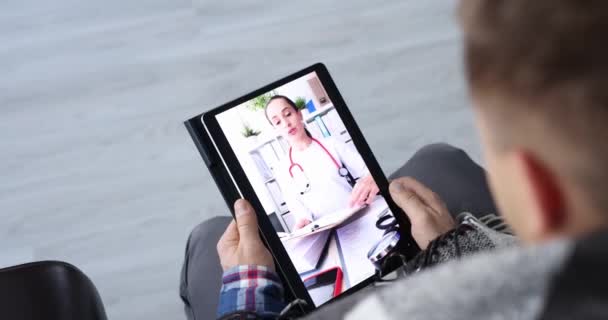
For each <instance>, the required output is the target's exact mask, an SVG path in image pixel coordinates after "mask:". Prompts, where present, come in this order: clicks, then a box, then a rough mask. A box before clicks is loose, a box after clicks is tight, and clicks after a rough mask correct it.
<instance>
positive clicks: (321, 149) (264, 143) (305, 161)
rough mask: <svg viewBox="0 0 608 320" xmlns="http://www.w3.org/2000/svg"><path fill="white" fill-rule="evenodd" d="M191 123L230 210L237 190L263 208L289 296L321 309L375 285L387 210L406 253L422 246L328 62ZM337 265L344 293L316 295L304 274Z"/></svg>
mask: <svg viewBox="0 0 608 320" xmlns="http://www.w3.org/2000/svg"><path fill="white" fill-rule="evenodd" d="M185 125H186V127H187V128H188V130H189V132H190V134H191V136H192V138H193V140H194V142H195V144H196V146H197V147H198V149H199V151H200V153H201V155H202V157H203V160H204V162H205V164H206V165H207V167H208V168H209V170H210V172H211V174H212V176H213V178H214V180H215V182H216V184H217V185H218V187H219V189H220V191H221V193H222V195H223V197H224V199H225V201H226V203H227V204H228V207H229V208H230V210H232V208H233V203H234V201H235V200H236V199H238V198H245V199H247V200H249V201H250V202H251V204H252V206H253V207H254V209H255V210H256V213H257V215H258V221H259V227H260V235H261V237H262V239H263V240H264V242H265V244H266V245H267V247H268V249H269V250H270V252H271V253H272V255H273V257H274V258H275V262H276V266H277V271H278V272H279V273H280V276H281V278H282V279H283V281H284V284H285V289H286V293H287V295H288V297H287V298H288V299H293V298H300V299H303V300H305V301H306V302H307V303H308V306H310V308H316V307H319V306H321V305H323V304H326V303H327V302H329V301H332V300H335V299H337V298H339V297H342V296H344V295H346V294H349V293H352V292H354V291H356V290H357V289H359V288H362V287H364V286H365V285H367V284H369V282H370V281H371V279H372V277H373V276H374V274H375V271H376V269H375V264H374V262H377V261H375V260H374V259H376V258H377V257H375V256H374V257H370V256H369V254H370V252H376V251H377V250H376V248H377V247H378V245H379V244H380V245H382V243H383V241H384V239H385V238H386V233H387V230H386V229H385V228H380V227H378V226H381V225H383V224H385V223H384V222H385V221H386V220H387V217H389V218H390V219H392V220H393V221H394V222H395V223H394V225H396V226H394V227H393V228H391V230H390V231H391V232H395V230H396V232H398V237H396V239H398V240H399V250H400V251H401V253H403V254H404V256H405V257H406V259H407V258H410V257H413V256H414V255H415V254H416V253H417V252H418V250H419V249H418V247H417V246H416V244H415V242H414V240H413V238H412V237H411V234H410V231H409V230H410V229H411V228H410V223H409V221H408V220H407V217H406V215H405V214H403V213H402V212H401V211H400V209H399V208H398V207H397V206H396V205H395V203H394V202H393V201H392V200H391V199H390V195H389V192H388V181H387V179H386V177H385V176H384V174H383V172H382V170H381V168H380V166H379V165H378V162H377V161H376V159H375V157H374V155H373V153H372V151H371V150H370V148H369V146H368V144H367V143H366V141H365V139H364V137H363V135H362V133H361V131H360V130H359V127H358V126H357V124H356V123H355V120H354V119H353V116H352V115H351V113H350V111H349V109H348V108H347V106H346V103H345V101H344V99H343V98H342V96H341V95H340V93H339V92H338V89H337V88H336V86H335V84H334V82H333V80H332V78H331V76H330V75H329V72H328V70H327V69H326V67H325V66H324V65H323V64H320V63H319V64H315V65H312V66H310V67H308V68H305V69H303V70H301V71H298V72H296V73H294V74H292V75H289V76H287V77H285V78H283V79H281V80H278V81H276V82H274V83H272V84H269V85H267V86H265V87H263V88H260V89H258V90H255V91H253V92H251V93H249V94H247V95H244V96H242V97H240V98H238V99H236V100H234V101H231V102H228V103H226V104H224V105H222V106H220V107H217V108H215V109H212V110H210V111H208V112H205V113H204V114H202V115H199V116H197V117H194V118H192V119H190V120H188V121H186V122H185ZM380 218H382V221H381V222H382V223H380V224H378V223H377V222H378V220H379V219H380ZM393 238H395V237H393ZM376 265H377V264H376ZM331 270H340V277H339V281H340V282H341V283H339V284H333V285H332V287H333V288H336V287H337V288H340V294H336V295H334V294H311V293H313V292H312V291H310V290H313V288H312V287H311V286H310V285H308V289H307V285H306V284H305V283H304V282H305V281H308V282H310V279H311V276H314V275H320V274H327V275H333V273H332V271H331ZM334 273H335V272H334ZM336 278H338V277H336ZM314 290H318V288H317V287H315V288H314ZM332 292H333V291H332Z"/></svg>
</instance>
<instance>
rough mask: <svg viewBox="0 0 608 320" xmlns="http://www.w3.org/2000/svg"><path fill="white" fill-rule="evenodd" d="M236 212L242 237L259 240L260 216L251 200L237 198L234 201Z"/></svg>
mask: <svg viewBox="0 0 608 320" xmlns="http://www.w3.org/2000/svg"><path fill="white" fill-rule="evenodd" d="M234 213H235V216H236V226H237V228H238V231H239V236H240V238H241V239H244V240H246V241H251V240H259V239H260V236H259V234H258V218H257V217H256V215H255V212H254V211H253V207H252V206H251V204H249V201H247V200H245V199H239V200H237V201H236V202H235V203H234Z"/></svg>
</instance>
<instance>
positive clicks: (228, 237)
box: [217, 220, 239, 251]
mask: <svg viewBox="0 0 608 320" xmlns="http://www.w3.org/2000/svg"><path fill="white" fill-rule="evenodd" d="M235 243H236V244H238V243H239V231H238V229H237V228H236V222H235V221H234V220H232V221H231V222H230V224H229V225H228V227H227V228H226V231H224V234H222V236H221V237H220V240H219V241H218V242H217V251H223V250H224V249H225V248H226V247H228V246H231V245H233V244H235Z"/></svg>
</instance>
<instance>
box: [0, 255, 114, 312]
mask: <svg viewBox="0 0 608 320" xmlns="http://www.w3.org/2000/svg"><path fill="white" fill-rule="evenodd" d="M0 319H11V320H42V319H44V320H71V319H74V320H76V319H78V320H107V317H106V312H105V309H104V307H103V303H102V301H101V298H100V297H99V293H98V292H97V289H96V288H95V285H93V282H91V280H90V279H89V278H88V277H87V276H86V275H85V274H84V273H82V271H80V270H79V269H78V268H76V267H74V266H73V265H71V264H68V263H65V262H59V261H43V262H34V263H27V264H22V265H18V266H14V267H8V268H4V269H0Z"/></svg>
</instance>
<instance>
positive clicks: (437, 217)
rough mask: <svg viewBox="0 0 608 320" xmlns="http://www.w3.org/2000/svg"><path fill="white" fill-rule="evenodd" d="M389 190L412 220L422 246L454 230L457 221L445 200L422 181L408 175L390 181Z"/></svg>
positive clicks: (414, 231) (413, 231)
mask: <svg viewBox="0 0 608 320" xmlns="http://www.w3.org/2000/svg"><path fill="white" fill-rule="evenodd" d="M389 190H390V193H391V196H392V198H393V200H394V201H395V203H397V205H398V206H399V207H401V209H403V211H405V213H406V214H407V216H408V217H409V219H410V222H411V223H412V236H413V237H414V240H416V243H418V246H419V247H420V248H421V249H423V250H424V249H426V247H427V246H428V245H429V242H431V241H432V240H434V239H435V238H437V237H438V236H440V235H442V234H444V233H446V232H448V231H450V230H452V229H453V228H454V227H456V223H455V222H454V219H453V218H452V215H450V212H449V211H448V208H447V207H446V206H445V203H443V200H441V198H440V197H439V196H438V195H437V194H436V193H435V192H433V191H431V190H430V189H429V188H427V187H426V186H424V185H423V184H422V183H420V182H418V181H416V180H414V179H412V178H409V177H406V178H399V179H397V180H394V181H393V182H391V184H390V188H389Z"/></svg>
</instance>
